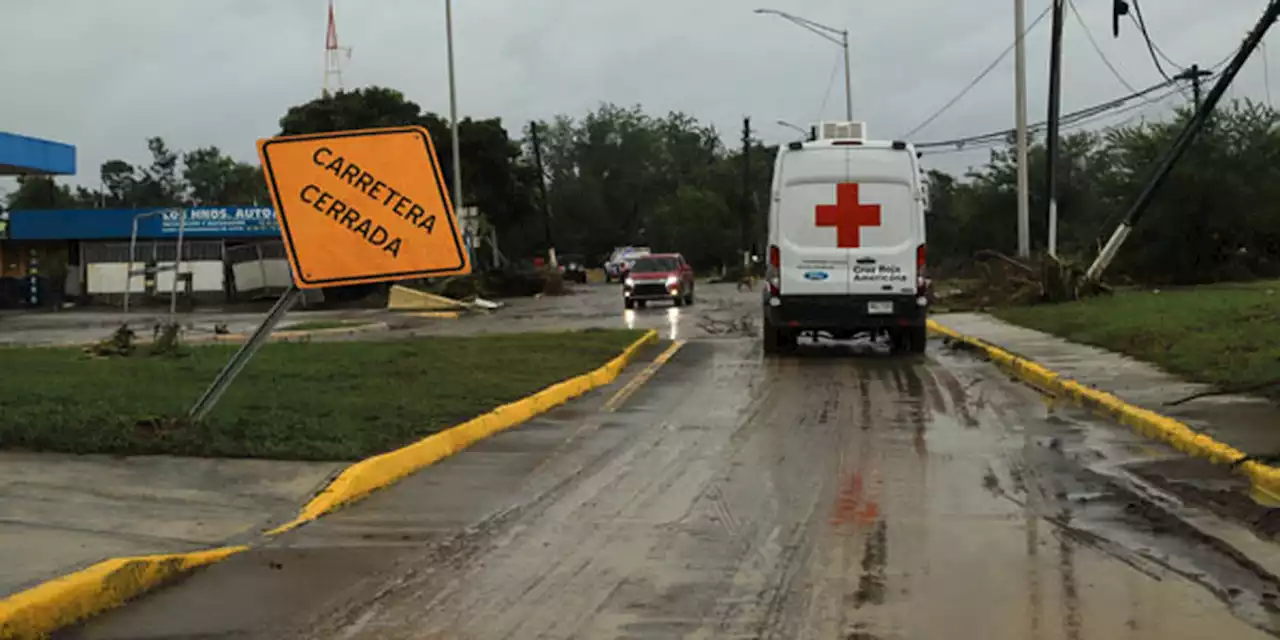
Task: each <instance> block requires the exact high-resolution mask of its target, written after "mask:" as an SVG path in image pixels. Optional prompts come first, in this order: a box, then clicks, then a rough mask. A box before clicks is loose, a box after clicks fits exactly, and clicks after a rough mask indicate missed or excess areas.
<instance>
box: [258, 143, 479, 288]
mask: <svg viewBox="0 0 1280 640" xmlns="http://www.w3.org/2000/svg"><path fill="white" fill-rule="evenodd" d="M258 156H259V157H260V158H261V159H262V168H263V172H264V173H265V174H266V179H267V188H268V189H269V190H270V191H271V198H272V200H273V201H274V202H275V210H276V217H277V218H278V219H279V221H280V230H281V235H283V237H284V246H285V252H286V253H287V254H288V256H289V264H290V266H291V267H292V268H293V279H294V282H295V283H296V284H297V286H298V287H299V288H302V289H316V288H320V287H336V286H342V285H350V284H360V283H366V282H383V281H388V280H404V279H408V278H433V277H438V276H448V275H456V274H463V273H470V272H471V264H470V262H469V261H468V257H467V251H466V249H465V248H464V247H463V244H462V238H461V236H460V230H459V228H458V224H457V220H456V218H455V217H454V214H453V205H452V203H451V202H450V201H449V194H448V193H447V192H446V191H445V187H444V179H443V178H442V176H441V175H440V168H439V164H438V163H437V162H436V152H435V148H434V146H433V145H432V144H431V136H430V134H428V133H427V130H426V129H425V128H423V127H418V126H406V127H389V128H385V129H361V130H357V131H335V132H331V133H317V134H305V135H296V136H280V137H276V138H270V139H266V140H259V141H258Z"/></svg>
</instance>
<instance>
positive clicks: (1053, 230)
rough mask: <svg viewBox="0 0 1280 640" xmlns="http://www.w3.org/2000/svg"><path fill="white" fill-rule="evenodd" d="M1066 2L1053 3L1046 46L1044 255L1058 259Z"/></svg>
mask: <svg viewBox="0 0 1280 640" xmlns="http://www.w3.org/2000/svg"><path fill="white" fill-rule="evenodd" d="M1064 5H1066V0H1053V39H1052V41H1051V42H1050V46H1049V118H1048V121H1047V123H1046V124H1047V125H1048V126H1047V132H1046V137H1045V155H1046V159H1045V173H1046V175H1045V182H1046V188H1045V196H1046V198H1047V199H1048V201H1049V216H1048V217H1049V244H1048V247H1047V249H1046V250H1047V252H1048V254H1049V255H1050V256H1053V257H1055V258H1056V257H1058V118H1059V114H1060V113H1061V111H1062V10H1063V7H1064Z"/></svg>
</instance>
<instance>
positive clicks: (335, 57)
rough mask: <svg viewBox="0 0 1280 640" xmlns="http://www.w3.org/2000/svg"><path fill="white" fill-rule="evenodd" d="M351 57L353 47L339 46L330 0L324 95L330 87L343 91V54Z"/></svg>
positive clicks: (331, 1) (325, 41) (336, 26)
mask: <svg viewBox="0 0 1280 640" xmlns="http://www.w3.org/2000/svg"><path fill="white" fill-rule="evenodd" d="M344 53H345V54H347V59H348V60H350V59H351V47H340V46H338V24H337V23H336V22H334V19H333V0H329V28H328V30H327V31H326V32H325V36H324V96H325V97H328V96H329V94H330V92H329V88H330V86H331V85H332V87H333V88H334V89H335V90H337V91H342V54H344Z"/></svg>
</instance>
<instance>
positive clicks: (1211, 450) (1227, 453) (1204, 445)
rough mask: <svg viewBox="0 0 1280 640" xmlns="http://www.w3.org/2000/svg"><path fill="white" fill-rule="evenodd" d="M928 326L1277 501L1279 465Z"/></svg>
mask: <svg viewBox="0 0 1280 640" xmlns="http://www.w3.org/2000/svg"><path fill="white" fill-rule="evenodd" d="M929 330H930V331H932V332H933V333H936V334H938V335H941V336H945V337H947V338H950V339H952V340H955V341H957V342H961V343H964V344H967V345H969V346H971V347H974V348H976V349H979V350H981V351H982V352H984V353H986V355H987V357H989V358H991V360H992V362H995V363H996V364H997V365H999V366H1001V367H1004V368H1005V369H1008V370H1010V371H1012V372H1013V374H1014V375H1016V376H1017V377H1018V378H1020V379H1021V380H1022V381H1023V382H1026V383H1027V384H1029V385H1031V386H1033V387H1036V388H1037V389H1040V390H1041V391H1044V392H1046V393H1049V394H1051V395H1055V396H1064V397H1067V398H1071V399H1072V400H1074V401H1075V402H1076V403H1078V404H1080V405H1082V406H1084V407H1087V408H1089V409H1091V410H1093V411H1096V412H1098V413H1101V414H1104V415H1107V416H1109V417H1111V418H1114V419H1115V420H1116V421H1118V422H1120V423H1121V424H1124V425H1126V426H1128V427H1130V428H1132V429H1134V430H1135V431H1137V432H1138V433H1141V434H1142V435H1144V436H1147V437H1148V438H1153V439H1155V440H1160V441H1162V442H1164V443H1166V444H1168V445H1171V446H1172V447H1173V448H1175V449H1177V450H1178V451H1181V452H1183V453H1185V454H1188V455H1193V456H1197V457H1201V458H1206V459H1208V460H1210V461H1212V462H1214V463H1216V464H1225V465H1230V466H1231V467H1232V468H1233V469H1234V470H1235V471H1236V472H1238V473H1241V474H1243V475H1244V476H1245V477H1247V478H1248V479H1249V483H1250V485H1251V486H1252V487H1253V492H1254V498H1255V499H1257V500H1259V501H1261V502H1264V503H1268V504H1273V505H1274V504H1280V469H1277V468H1275V467H1270V466H1267V465H1265V464H1262V463H1260V462H1257V461H1255V460H1252V459H1250V458H1249V457H1248V456H1247V455H1246V454H1245V453H1244V452H1243V451H1240V450H1239V449H1236V448H1235V447H1232V446H1230V445H1227V444H1224V443H1221V442H1218V441H1217V440H1214V439H1213V438H1211V437H1209V436H1207V435H1205V434H1203V433H1200V432H1198V431H1196V430H1195V429H1192V428H1191V427H1190V426H1188V425H1187V424H1186V423H1183V422H1181V421H1179V420H1176V419H1174V418H1170V417H1169V416H1165V415H1162V414H1159V413H1156V412H1154V411H1151V410H1149V409H1144V408H1142V407H1139V406H1136V405H1132V404H1129V403H1128V402H1125V401H1124V400H1121V399H1120V398H1118V397H1116V396H1115V395H1112V394H1110V393H1107V392H1106V391H1101V390H1099V389H1095V388H1093V387H1090V386H1088V385H1085V384H1082V383H1080V382H1077V381H1075V380H1072V379H1070V378H1067V377H1065V376H1063V375H1061V374H1059V373H1057V372H1054V371H1052V370H1050V369H1048V368H1046V367H1044V366H1043V365H1041V364H1039V363H1037V362H1035V361H1033V360H1029V359H1027V358H1024V357H1021V356H1018V355H1015V354H1013V353H1010V352H1008V351H1006V350H1004V349H1002V348H1000V347H998V346H996V345H993V344H991V343H988V342H986V341H983V340H980V339H978V338H974V337H971V336H966V335H963V334H961V333H959V332H957V331H955V330H954V329H951V328H949V327H946V326H944V325H941V324H939V323H937V322H935V321H933V320H930V321H929Z"/></svg>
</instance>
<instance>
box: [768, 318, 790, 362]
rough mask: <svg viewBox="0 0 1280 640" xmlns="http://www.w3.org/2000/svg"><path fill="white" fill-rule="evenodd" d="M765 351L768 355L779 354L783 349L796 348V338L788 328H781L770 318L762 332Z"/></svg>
mask: <svg viewBox="0 0 1280 640" xmlns="http://www.w3.org/2000/svg"><path fill="white" fill-rule="evenodd" d="M761 334H762V338H763V343H764V353H765V355H767V356H771V355H777V354H779V353H782V352H783V351H786V350H790V349H794V348H795V347H796V338H795V335H793V334H792V333H791V332H789V331H787V330H786V329H779V328H777V327H775V326H773V324H771V323H770V322H769V321H768V320H766V321H765V323H764V331H762V332H761Z"/></svg>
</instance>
